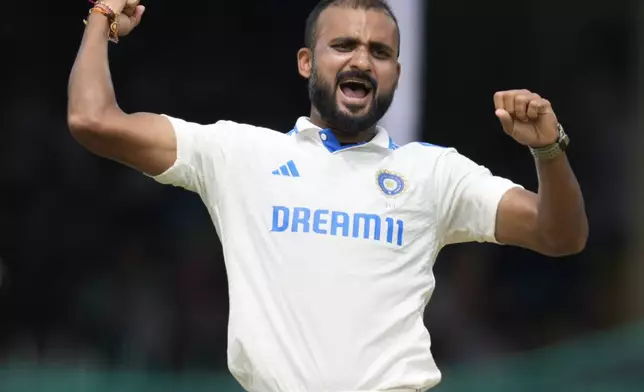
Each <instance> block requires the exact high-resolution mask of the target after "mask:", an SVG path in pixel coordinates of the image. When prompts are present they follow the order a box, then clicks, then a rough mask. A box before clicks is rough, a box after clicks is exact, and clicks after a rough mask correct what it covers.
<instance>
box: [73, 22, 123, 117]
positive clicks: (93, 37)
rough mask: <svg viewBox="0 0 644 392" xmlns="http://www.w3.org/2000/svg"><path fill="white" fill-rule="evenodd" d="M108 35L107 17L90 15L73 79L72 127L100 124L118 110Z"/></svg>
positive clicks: (75, 64)
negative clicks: (104, 118) (110, 67)
mask: <svg viewBox="0 0 644 392" xmlns="http://www.w3.org/2000/svg"><path fill="white" fill-rule="evenodd" d="M108 31H109V22H108V19H107V18H106V17H105V16H104V15H101V14H98V13H92V14H90V15H89V18H88V24H87V26H86V29H85V33H84V35H83V40H82V43H81V46H80V49H79V51H78V55H77V57H76V62H75V63H74V66H73V68H72V72H71V76H70V79H69V87H68V88H69V91H68V94H69V103H68V105H69V106H68V119H69V122H70V125H73V124H78V123H81V124H82V123H88V122H89V123H92V122H95V121H99V120H100V118H101V117H102V116H103V114H104V113H106V112H108V111H110V110H114V109H118V106H117V103H116V97H115V94H114V87H113V86H112V79H111V75H110V69H109V61H108V55H107V49H108V47H107V46H108V39H107V35H108Z"/></svg>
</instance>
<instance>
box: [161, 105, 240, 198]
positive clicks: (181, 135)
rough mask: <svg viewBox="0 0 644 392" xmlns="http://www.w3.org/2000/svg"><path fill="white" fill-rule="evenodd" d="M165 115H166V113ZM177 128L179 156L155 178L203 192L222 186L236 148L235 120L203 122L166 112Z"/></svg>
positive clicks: (163, 182)
mask: <svg viewBox="0 0 644 392" xmlns="http://www.w3.org/2000/svg"><path fill="white" fill-rule="evenodd" d="M164 116H165V115H164ZM165 117H166V118H167V119H168V120H169V121H170V123H171V124H172V127H173V129H174V133H175V137H176V140H177V158H176V160H175V162H174V164H173V165H172V166H171V167H170V168H169V169H168V170H166V171H165V172H163V173H161V174H159V175H157V176H153V177H152V178H153V179H154V180H156V181H157V182H159V183H161V184H168V185H174V186H177V187H181V188H184V189H186V190H189V191H192V192H196V193H198V194H200V195H202V196H204V194H205V193H206V192H207V191H209V190H212V189H218V188H219V186H220V184H219V182H220V176H219V175H218V172H220V171H221V170H225V167H226V165H227V154H230V153H232V152H233V150H234V147H235V146H234V144H235V137H234V136H235V129H234V123H231V122H227V121H219V122H217V123H215V124H209V125H202V124H197V123H193V122H188V121H184V120H182V119H178V118H174V117H170V116H165Z"/></svg>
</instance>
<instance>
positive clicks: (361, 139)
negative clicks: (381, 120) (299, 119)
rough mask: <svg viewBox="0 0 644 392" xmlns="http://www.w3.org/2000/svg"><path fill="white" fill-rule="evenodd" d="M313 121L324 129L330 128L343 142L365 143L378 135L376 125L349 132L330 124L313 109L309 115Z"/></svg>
mask: <svg viewBox="0 0 644 392" xmlns="http://www.w3.org/2000/svg"><path fill="white" fill-rule="evenodd" d="M309 120H310V121H311V123H312V124H313V125H315V126H318V127H320V128H322V129H330V130H331V131H332V132H333V134H334V135H335V137H336V138H337V139H338V141H339V142H340V143H342V144H355V143H365V142H368V141H370V140H371V139H373V138H374V137H375V136H376V126H375V125H374V126H373V127H371V128H369V129H365V130H364V131H360V132H358V133H353V132H351V133H349V132H345V131H343V130H341V129H336V128H333V127H332V126H330V125H329V124H328V123H327V122H326V121H324V120H322V118H321V117H320V114H319V113H317V111H316V110H311V115H310V117H309Z"/></svg>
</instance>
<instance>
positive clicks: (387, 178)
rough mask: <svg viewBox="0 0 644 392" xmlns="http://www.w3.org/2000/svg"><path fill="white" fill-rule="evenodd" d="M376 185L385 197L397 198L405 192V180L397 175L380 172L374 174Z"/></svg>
mask: <svg viewBox="0 0 644 392" xmlns="http://www.w3.org/2000/svg"><path fill="white" fill-rule="evenodd" d="M376 183H377V184H378V187H379V188H380V190H381V191H382V193H384V194H385V196H390V197H393V196H398V195H400V194H401V193H403V192H404V191H405V188H406V187H407V184H406V183H405V179H404V178H403V177H402V176H401V175H400V174H397V173H394V172H391V171H388V170H380V171H378V173H377V174H376Z"/></svg>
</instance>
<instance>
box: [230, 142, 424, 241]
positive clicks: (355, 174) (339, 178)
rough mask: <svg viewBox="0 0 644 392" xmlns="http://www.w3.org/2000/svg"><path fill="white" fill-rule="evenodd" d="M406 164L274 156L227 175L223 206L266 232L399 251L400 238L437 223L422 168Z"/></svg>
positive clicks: (375, 157) (315, 153) (306, 154)
mask: <svg viewBox="0 0 644 392" xmlns="http://www.w3.org/2000/svg"><path fill="white" fill-rule="evenodd" d="M404 158H405V157H401V156H396V155H394V154H383V153H382V152H381V153H376V152H372V151H361V150H359V149H355V150H346V151H339V152H336V153H329V152H328V151H319V149H318V150H316V149H302V148H300V149H297V150H295V149H291V150H289V149H284V150H282V151H272V152H271V153H270V154H261V155H258V156H255V157H254V159H252V158H251V159H249V160H247V161H244V162H243V163H241V164H240V167H238V168H237V169H236V170H234V171H231V173H232V176H231V177H230V178H229V181H227V183H229V184H234V185H233V186H232V187H231V188H230V189H229V190H227V192H226V193H228V196H227V197H226V199H227V200H228V202H227V204H229V205H230V204H234V210H236V211H240V210H242V211H245V212H246V213H247V214H249V215H252V216H254V217H255V220H254V222H256V224H257V225H261V226H262V228H263V229H267V230H269V229H270V230H271V231H280V230H283V231H287V232H311V233H318V234H320V233H321V234H329V235H337V236H342V237H361V238H362V237H366V238H365V239H375V240H378V241H385V242H387V241H388V242H390V243H392V244H394V245H395V244H396V243H398V245H402V242H403V241H402V239H403V237H404V238H406V239H411V238H414V237H416V236H418V235H420V234H421V233H422V232H423V231H424V230H427V229H428V228H429V227H431V226H432V225H433V221H434V220H435V219H434V215H435V214H434V212H435V211H434V207H433V205H434V203H433V201H434V200H433V198H432V196H431V191H430V190H429V189H428V181H427V180H426V179H425V176H423V172H422V168H419V167H415V166H414V165H413V162H412V161H410V160H408V159H404ZM403 231H404V235H403Z"/></svg>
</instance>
